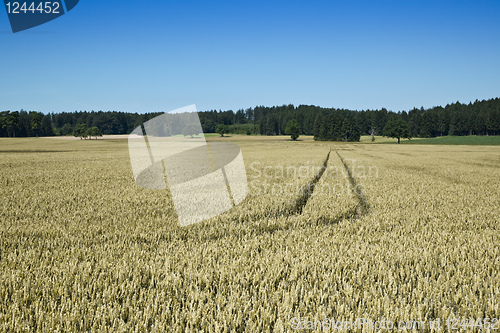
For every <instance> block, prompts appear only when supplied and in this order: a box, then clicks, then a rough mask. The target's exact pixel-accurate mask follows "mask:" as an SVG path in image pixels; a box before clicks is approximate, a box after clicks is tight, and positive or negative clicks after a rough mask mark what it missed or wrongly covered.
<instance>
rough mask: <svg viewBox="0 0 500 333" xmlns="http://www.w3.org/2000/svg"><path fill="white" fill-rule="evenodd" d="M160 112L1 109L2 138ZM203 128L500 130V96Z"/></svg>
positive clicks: (415, 132) (210, 117)
mask: <svg viewBox="0 0 500 333" xmlns="http://www.w3.org/2000/svg"><path fill="white" fill-rule="evenodd" d="M160 114H162V113H146V114H137V113H125V112H117V111H108V112H103V111H97V112H95V111H91V112H87V111H75V112H63V113H51V114H47V115H44V114H42V113H40V112H35V111H29V112H28V111H25V110H20V111H2V112H0V137H28V136H31V137H34V136H50V135H75V130H76V129H77V128H80V127H81V126H82V125H85V126H86V127H88V128H92V127H97V128H98V129H99V130H100V131H101V132H102V133H103V134H128V133H130V132H132V130H133V129H134V128H136V127H137V126H139V125H140V124H142V123H144V122H145V121H147V120H149V119H151V118H154V117H156V116H158V115H160ZM199 116H200V121H201V124H202V127H203V130H204V131H205V133H214V132H215V130H216V127H217V125H224V126H225V127H226V129H227V132H229V133H240V134H249V135H250V134H261V135H281V134H284V132H285V128H286V126H287V123H288V122H289V121H290V120H296V121H297V122H298V124H299V127H300V131H301V134H303V135H314V137H315V139H316V140H333V141H359V137H360V135H368V134H372V135H382V134H383V132H382V130H383V129H384V127H385V125H386V124H387V122H389V121H391V120H396V119H401V120H403V121H404V122H406V123H407V124H408V129H409V131H410V135H411V136H412V137H436V136H444V135H500V99H499V98H495V99H490V100H482V101H478V100H476V101H475V102H474V103H469V104H461V103H460V102H456V103H452V104H448V105H446V106H445V107H441V106H437V107H433V108H429V109H424V108H420V109H416V108H415V109H413V110H410V111H403V112H397V113H396V112H392V111H387V110H386V109H385V108H382V109H380V110H363V111H352V110H345V109H331V108H321V107H318V106H311V105H299V106H294V105H291V104H290V105H282V106H273V107H264V106H257V107H255V108H248V109H246V110H243V109H240V110H238V111H236V112H234V111H232V110H228V111H216V110H211V111H201V112H199Z"/></svg>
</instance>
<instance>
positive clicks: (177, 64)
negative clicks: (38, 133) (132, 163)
mask: <svg viewBox="0 0 500 333" xmlns="http://www.w3.org/2000/svg"><path fill="white" fill-rule="evenodd" d="M499 17H500V1H498V0H492V1H480V0H479V1H463V0H456V1H439V0H435V1H425V0H418V1H410V0H398V1H384V0H381V1H358V0H349V1H347V0H346V1H292V0H288V1H271V0H267V1H259V0H254V1H206V2H204V1H176V2H173V1H151V0H142V1H128V0H108V1H102V0H101V1H97V0H80V3H79V4H78V5H77V6H76V7H75V8H74V9H73V10H72V11H70V12H69V13H67V14H66V15H63V16H62V17H60V18H58V19H56V20H54V21H51V22H49V23H47V24H44V25H42V26H39V27H36V28H33V29H30V30H26V31H23V32H19V33H16V34H13V33H12V32H11V30H10V25H9V23H8V19H7V14H6V11H5V10H4V9H3V8H0V45H1V51H0V66H1V67H0V73H1V76H0V77H1V80H0V110H9V109H10V110H18V109H21V108H23V109H25V110H38V111H41V112H44V113H47V112H62V111H75V110H89V111H90V110H117V111H125V112H140V113H142V112H151V111H156V112H159V111H169V110H172V109H176V108H179V107H183V106H186V105H190V104H196V106H197V108H198V110H209V109H222V110H227V109H233V110H237V109H240V108H248V107H253V106H256V105H265V106H272V105H282V104H289V103H292V104H295V105H299V104H314V105H319V106H323V107H338V108H348V109H358V110H361V109H376V108H381V107H386V108H387V109H389V110H393V111H399V110H408V109H411V108H413V107H420V106H424V107H425V108H427V107H432V106H436V105H446V104H447V103H451V102H454V101H457V100H459V101H460V102H466V103H468V102H469V101H474V100H475V99H479V100H481V99H489V98H494V97H500V19H499Z"/></svg>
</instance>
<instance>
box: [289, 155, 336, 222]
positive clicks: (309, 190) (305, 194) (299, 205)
mask: <svg viewBox="0 0 500 333" xmlns="http://www.w3.org/2000/svg"><path fill="white" fill-rule="evenodd" d="M330 153H331V150H330V151H329V152H328V155H326V159H325V161H324V162H323V166H322V167H321V169H320V170H319V172H318V173H317V174H316V176H314V178H313V180H312V181H311V182H310V183H309V184H307V185H304V186H303V187H302V189H301V191H300V195H299V197H298V198H297V199H296V200H295V209H293V212H292V214H290V215H300V214H302V209H304V206H305V205H306V204H307V201H309V199H310V198H311V196H312V195H313V192H314V188H315V187H316V184H317V183H318V181H319V180H320V179H321V177H322V176H323V174H324V173H325V170H326V168H327V167H328V160H329V159H330Z"/></svg>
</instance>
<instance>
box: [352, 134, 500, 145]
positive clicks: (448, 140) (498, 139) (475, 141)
mask: <svg viewBox="0 0 500 333" xmlns="http://www.w3.org/2000/svg"><path fill="white" fill-rule="evenodd" d="M371 140H372V137H371V136H369V135H363V136H362V137H361V140H360V142H363V143H395V144H397V143H398V139H392V138H386V137H383V136H375V141H371ZM401 144H417V145H490V146H497V145H500V135H491V136H477V135H468V136H442V137H437V138H412V139H411V140H408V139H401Z"/></svg>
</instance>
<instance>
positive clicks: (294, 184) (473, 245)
mask: <svg viewBox="0 0 500 333" xmlns="http://www.w3.org/2000/svg"><path fill="white" fill-rule="evenodd" d="M214 140H218V141H220V140H222V138H214ZM227 140H233V141H234V142H236V143H237V144H238V145H239V146H240V147H241V150H242V152H243V158H244V161H245V165H246V171H247V178H248V183H249V191H250V192H249V195H248V196H247V198H246V199H245V200H244V201H243V202H242V203H241V204H240V205H238V206H237V207H234V208H233V209H232V210H230V211H228V212H226V213H224V214H222V215H220V216H218V217H215V218H212V219H210V220H207V221H204V222H201V223H198V224H195V225H191V226H189V227H184V228H181V227H179V226H178V225H177V217H176V213H175V209H174V207H173V203H172V200H171V198H170V195H169V193H168V191H164V190H145V189H141V188H139V187H137V186H136V184H135V182H134V179H133V176H132V171H131V167H130V161H129V155H128V150H127V141H126V140H118V139H117V140H92V141H85V140H54V139H38V140H37V139H0V168H1V173H0V191H1V195H0V330H1V331H4V332H11V331H18V332H70V331H71V332H79V331H91V332H132V331H134V332H150V331H151V332H289V331H294V330H295V329H296V328H298V329H299V330H300V329H304V328H311V327H309V326H307V325H315V323H317V322H320V321H323V320H324V319H325V318H330V319H332V320H337V321H339V322H346V321H353V320H356V319H357V318H369V319H371V320H373V321H376V320H390V321H393V322H395V323H397V322H398V321H404V322H415V323H417V322H418V323H423V324H422V325H423V326H422V327H418V328H415V327H413V328H408V329H407V330H406V331H440V332H441V331H443V332H444V331H449V330H450V328H449V326H446V320H448V321H449V320H451V319H454V320H458V321H460V325H462V324H463V322H462V321H463V320H467V323H469V321H468V320H470V319H474V320H477V319H481V320H482V321H481V325H483V324H484V323H485V320H484V318H489V320H491V322H492V323H493V322H494V319H495V318H499V317H500V302H499V299H498V297H499V296H498V295H500V274H499V272H500V233H499V223H500V199H499V194H500V182H499V179H500V168H499V165H500V149H499V147H495V146H480V147H477V146H440V145H433V146H425V145H393V144H387V145H385V144H379V145H369V144H362V143H360V144H342V143H331V142H320V143H318V142H313V141H310V140H305V141H302V142H291V141H288V140H285V139H282V140H279V139H278V138H274V139H272V140H245V139H244V137H234V138H227ZM436 320H440V323H441V325H440V327H439V328H432V327H430V326H429V325H428V323H429V322H430V321H436ZM476 324H477V323H476ZM467 325H468V324H467ZM467 325H465V326H464V325H462V326H457V327H458V329H460V330H462V331H466V330H478V329H479V326H477V325H476V326H467ZM482 328H483V329H484V330H488V329H492V330H493V331H494V327H493V326H491V325H490V326H482ZM323 329H325V327H323ZM332 331H333V329H332ZM359 331H363V332H369V331H374V329H373V328H370V327H369V326H366V325H365V326H362V327H361V328H360V329H359ZM382 331H384V330H382Z"/></svg>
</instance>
